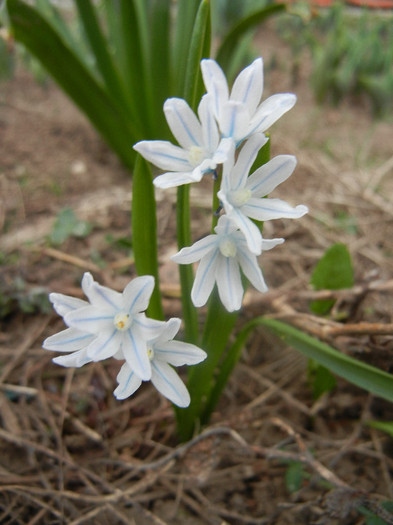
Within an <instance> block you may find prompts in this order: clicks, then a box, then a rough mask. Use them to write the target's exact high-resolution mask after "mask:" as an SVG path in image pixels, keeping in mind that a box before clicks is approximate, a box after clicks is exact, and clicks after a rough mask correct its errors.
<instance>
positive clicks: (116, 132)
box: [7, 0, 138, 168]
mask: <svg viewBox="0 0 393 525" xmlns="http://www.w3.org/2000/svg"><path fill="white" fill-rule="evenodd" d="M7 9H8V13H9V16H10V21H11V26H12V30H13V33H14V36H15V39H16V40H17V41H18V42H20V43H22V44H23V45H24V46H25V47H26V48H27V49H28V50H29V51H30V52H31V53H32V54H33V55H35V56H36V57H37V58H38V59H39V60H40V61H41V63H42V65H43V66H44V67H45V68H46V70H47V71H48V72H49V73H50V74H51V75H52V76H53V78H54V79H55V80H56V81H57V82H58V84H59V85H60V86H61V87H62V89H63V90H64V91H65V92H66V93H67V94H68V95H69V96H70V97H71V98H72V100H73V101H74V102H75V103H76V104H77V105H78V106H79V107H80V109H82V111H83V112H84V113H85V114H86V116H87V117H88V118H89V119H90V121H91V122H92V124H93V125H94V126H95V127H96V129H97V130H98V131H99V133H100V134H101V135H102V136H103V138H104V139H105V140H106V141H107V143H108V144H109V145H110V146H111V147H112V149H113V150H114V151H115V152H116V153H117V155H118V156H119V157H120V159H121V160H122V161H123V162H124V164H125V165H126V166H128V167H129V168H131V167H132V166H133V163H134V159H135V152H134V151H133V150H132V147H131V145H132V144H133V143H134V142H135V140H136V137H137V136H138V135H137V131H136V129H134V128H133V127H132V123H131V122H130V121H129V119H128V118H127V117H126V116H125V115H124V111H122V109H121V108H120V106H118V105H117V104H116V103H115V102H114V101H113V100H112V99H111V97H110V96H109V95H108V94H107V92H106V91H105V89H104V88H103V87H102V86H101V85H100V84H98V83H97V81H96V79H95V78H94V77H93V76H92V75H91V73H90V72H89V71H88V69H87V68H86V67H85V65H84V64H83V63H82V62H81V61H80V59H79V58H78V57H77V56H76V55H75V54H74V53H73V52H72V50H71V49H70V48H69V47H68V46H67V45H66V44H65V43H64V42H63V41H62V39H61V38H60V36H59V35H58V34H57V32H56V31H55V30H54V29H53V27H52V26H51V25H50V24H49V23H48V22H47V21H46V20H45V18H44V17H42V16H41V15H40V13H39V12H38V11H37V10H35V9H34V8H32V7H30V6H29V5H27V4H25V3H24V2H23V1H21V0H7Z"/></svg>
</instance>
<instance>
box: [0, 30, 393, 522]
mask: <svg viewBox="0 0 393 525" xmlns="http://www.w3.org/2000/svg"><path fill="white" fill-rule="evenodd" d="M256 46H257V47H258V49H259V52H260V53H261V54H262V55H263V56H264V58H265V64H266V67H265V75H266V87H265V93H264V97H266V96H268V95H269V94H271V93H275V92H285V91H293V92H295V93H296V94H297V96H298V103H297V105H296V106H295V108H294V109H293V110H291V112H289V113H288V114H287V115H285V117H283V118H282V119H281V120H280V121H279V122H278V123H277V124H276V125H275V126H274V128H273V130H272V153H273V155H276V154H281V153H289V154H294V155H296V156H297V159H298V167H297V169H296V171H295V174H294V175H293V176H292V177H291V179H290V180H289V181H287V182H286V183H285V184H283V185H282V186H280V188H278V189H277V190H276V192H275V195H276V196H279V197H280V198H283V199H286V200H288V201H289V202H291V203H292V204H299V203H304V204H307V205H308V206H309V208H310V213H309V214H308V215H307V216H306V217H304V218H302V219H300V220H297V221H273V222H270V223H267V224H266V225H265V230H264V232H265V236H266V237H267V238H271V237H281V236H282V237H285V238H286V242H285V244H284V245H283V246H281V247H277V248H276V249H275V250H273V251H272V252H268V253H267V254H265V255H264V258H263V271H264V275H265V278H266V280H267V283H268V285H269V288H270V290H269V292H268V293H267V294H265V295H263V296H261V295H260V294H258V293H256V292H254V291H252V290H251V289H250V290H248V292H247V295H246V300H245V306H244V309H243V311H242V314H241V319H242V322H245V321H246V320H247V319H250V318H251V317H252V316H253V315H260V314H268V315H273V316H276V317H278V318H280V319H285V320H287V321H288V322H290V323H292V324H294V325H296V326H300V327H301V328H302V329H303V330H305V331H306V332H308V333H311V334H313V335H316V336H317V337H319V338H320V339H322V340H324V341H326V342H328V343H330V344H331V345H333V346H334V347H336V348H338V349H340V350H342V351H343V352H345V353H347V354H349V355H352V356H354V357H358V358H359V359H362V360H364V361H366V362H368V363H370V364H372V365H374V366H378V367H380V368H381V369H383V370H386V371H391V369H392V364H393V337H392V332H391V331H390V332H389V327H392V311H393V298H392V288H393V286H392V269H393V260H392V240H391V239H392V235H391V233H392V221H393V206H392V202H393V176H392V170H393V157H392V143H393V127H392V122H393V121H392V117H391V115H388V116H386V117H385V118H384V119H381V120H378V121H376V120H374V119H373V117H372V115H371V113H370V110H369V107H368V105H367V103H366V102H365V101H364V100H349V101H345V102H344V103H342V104H341V105H340V106H339V107H336V108H332V107H329V106H323V107H321V106H316V105H315V103H314V101H313V98H312V94H311V92H310V87H309V82H308V75H309V63H308V61H307V60H305V61H304V63H303V64H302V65H301V67H300V70H299V72H298V75H297V82H296V83H295V84H294V83H293V76H292V74H291V70H290V67H289V64H290V54H289V51H288V49H287V48H286V47H285V46H284V45H283V44H282V42H281V41H280V40H278V38H277V36H276V35H275V33H274V32H273V31H271V30H266V32H264V34H263V35H260V36H259V38H258V39H257V43H256ZM0 104H1V113H0V143H1V145H2V148H1V158H0V231H1V232H2V233H1V238H0V257H1V266H0V294H1V295H0V299H1V303H0V307H1V312H2V319H1V321H0V330H1V331H0V361H1V367H0V420H1V428H0V449H1V456H0V457H1V459H0V522H1V523H4V524H26V523H29V524H36V523H44V524H60V523H61V524H68V525H69V524H75V525H76V524H80V523H86V524H109V523H110V524H123V523H127V524H130V523H133V524H137V525H139V524H150V523H152V524H174V525H176V524H190V525H194V524H195V525H197V524H206V523H207V524H212V525H215V524H217V525H218V524H225V523H229V524H234V525H237V524H275V525H284V524H319V525H323V524H333V525H334V524H344V525H345V524H348V525H352V524H353V525H355V524H362V523H366V517H365V514H364V513H367V512H369V513H373V514H374V515H378V516H380V518H381V519H382V518H384V517H385V522H386V523H393V517H392V515H391V514H386V511H384V510H383V508H382V505H381V503H382V502H383V501H385V500H392V499H393V494H392V491H393V486H392V482H391V476H392V469H393V459H392V457H393V456H392V450H393V446H392V445H393V443H392V441H391V438H390V437H389V435H388V434H386V433H383V432H380V431H378V430H375V429H373V428H371V427H370V426H369V425H368V424H367V423H368V421H369V420H378V421H390V420H393V410H392V406H391V405H390V404H389V403H387V402H384V401H383V400H381V399H379V398H376V397H374V396H371V395H370V394H368V393H367V392H365V391H363V390H361V389H358V388H356V387H354V386H352V385H350V384H348V383H347V382H345V381H343V380H340V379H338V380H337V385H336V386H335V387H334V388H333V389H332V390H330V391H329V392H328V393H325V394H324V395H323V396H322V397H320V398H319V399H317V400H316V399H314V398H313V393H312V388H311V386H310V381H309V379H308V374H307V369H308V364H307V360H306V359H305V358H304V357H302V356H301V355H300V354H299V353H298V352H296V350H294V349H292V348H289V347H287V346H285V345H284V344H283V343H281V342H279V341H278V340H277V339H276V338H275V337H274V336H273V335H271V334H270V333H268V332H267V331H262V330H259V331H257V332H255V334H254V335H253V337H252V338H251V339H250V341H249V343H248V344H247V347H246V348H245V349H244V354H243V356H242V359H241V361H240V363H239V365H238V367H237V369H236V371H235V373H234V375H233V377H232V378H231V380H230V382H229V384H228V386H227V388H226V390H225V392H224V394H223V398H222V400H221V402H220V404H219V406H218V407H217V410H216V411H215V412H214V414H213V417H212V421H211V423H210V425H209V426H208V427H207V428H206V429H203V430H202V433H201V434H200V435H199V436H196V437H195V439H193V440H192V441H190V442H189V443H188V444H179V443H178V442H177V438H176V427H175V419H174V414H173V411H172V409H171V406H170V404H169V402H167V400H166V399H164V398H162V397H160V396H159V395H158V394H157V392H156V391H155V390H154V388H152V386H151V385H150V384H145V385H143V387H142V388H141V389H140V390H139V391H138V392H137V393H136V394H135V395H134V396H133V397H132V398H130V399H128V400H125V401H123V402H119V401H116V400H115V398H114V397H113V395H112V392H113V390H114V388H115V385H116V381H115V378H116V374H117V371H118V366H117V364H116V363H111V362H104V363H96V364H94V365H89V366H87V367H83V368H81V369H77V370H74V369H63V368H61V367H58V366H56V365H54V364H53V363H52V362H51V358H52V357H53V354H52V353H51V352H47V351H44V350H42V348H41V344H42V341H43V339H44V338H45V337H47V336H49V335H50V334H53V333H55V332H57V331H59V330H61V329H62V321H61V320H60V319H59V318H58V317H57V316H56V315H55V314H54V313H52V312H51V311H50V309H48V303H47V300H46V299H45V298H46V296H47V294H48V292H49V291H58V292H62V293H66V294H71V295H76V296H81V291H80V288H79V284H80V279H81V276H82V275H83V272H84V271H91V272H92V273H93V274H94V277H95V278H96V279H97V280H98V281H100V282H101V283H102V284H105V285H108V286H111V287H113V288H115V289H118V290H121V289H122V288H123V287H124V285H125V284H126V283H127V282H128V280H129V279H130V278H132V277H133V276H134V275H135V271H134V267H133V258H132V251H131V250H130V246H129V243H128V242H127V239H129V237H130V223H129V210H130V202H131V186H132V181H131V177H130V175H129V173H128V172H127V171H126V170H125V169H124V168H123V167H122V166H121V165H120V163H119V161H118V160H117V158H116V157H115V156H114V154H113V153H112V152H111V151H110V150H109V149H108V148H107V146H106V145H105V144H104V143H103V142H102V140H101V139H100V137H98V136H97V134H96V132H95V131H94V129H93V128H92V127H91V125H90V124H89V122H87V121H86V120H85V118H84V117H83V116H82V115H81V114H80V112H79V111H78V110H77V109H76V108H75V107H74V106H73V104H72V103H71V102H70V101H69V100H68V99H67V98H66V97H65V96H64V95H63V94H62V92H61V91H60V90H59V89H58V88H57V87H56V86H55V85H54V84H53V83H52V82H51V81H49V80H47V81H46V82H45V83H44V84H39V83H37V82H36V81H35V79H34V78H33V77H32V75H31V73H30V72H29V71H26V70H24V69H23V68H22V67H19V68H18V70H17V71H16V73H15V75H14V77H13V78H12V79H10V80H8V81H7V82H3V83H2V84H1V85H0ZM130 146H131V145H130ZM210 190H211V182H210V181H206V182H204V184H202V185H201V186H198V187H197V188H193V189H192V198H193V203H194V206H195V208H194V215H193V233H194V235H195V238H196V237H197V236H200V235H201V234H202V233H203V232H202V230H203V229H204V230H206V231H207V230H208V222H209V213H210V208H209V206H210V194H209V192H210ZM157 198H158V202H159V207H158V214H159V220H158V224H159V239H160V247H159V248H160V257H161V261H162V265H161V270H160V271H161V278H162V286H163V290H164V295H165V312H166V315H167V316H168V318H169V317H170V316H173V315H178V316H181V306H180V302H179V298H178V295H179V285H178V280H177V269H176V267H175V265H174V263H171V262H170V261H169V254H171V253H174V252H175V251H176V241H175V236H174V211H175V205H176V204H175V193H174V192H171V191H168V192H165V193H164V192H159V193H158V194H157ZM65 208H71V209H72V210H73V211H74V213H75V216H76V217H77V219H78V220H80V221H87V222H88V223H89V225H90V228H91V233H90V234H89V235H82V236H80V237H75V236H69V237H68V238H67V239H66V240H65V241H64V242H62V243H61V244H59V245H54V244H53V242H51V240H50V239H51V235H52V234H53V229H54V224H55V221H56V220H57V218H58V217H59V213H60V212H61V210H64V209H65ZM336 242H341V243H344V244H345V245H346V246H347V247H348V248H349V250H350V253H351V255H352V258H353V264H354V270H355V276H356V278H355V286H354V288H353V289H352V290H346V291H344V292H343V293H342V294H341V295H340V294H338V295H337V296H336V297H338V300H337V302H336V304H335V306H334V308H333V311H332V313H331V315H330V316H329V317H328V318H324V319H323V320H321V319H319V318H316V317H315V316H313V315H311V314H310V310H309V301H310V299H312V298H315V297H317V296H316V294H315V292H313V291H312V289H311V288H310V285H309V281H310V276H311V272H312V269H313V267H314V266H315V264H316V262H317V261H318V260H319V258H320V257H321V256H322V254H323V253H324V251H325V250H326V249H327V248H328V247H329V246H331V245H332V244H333V243H336ZM318 297H319V296H318ZM28 310H30V311H28ZM354 326H355V327H357V330H356V329H354V328H353V327H354ZM348 327H349V328H348ZM351 327H352V330H351V329H350V328H351ZM332 328H334V329H336V332H334V333H333V332H332V330H331V329H332ZM337 328H338V330H337ZM329 330H330V331H329ZM390 330H391V328H390ZM389 520H390V521H389ZM367 523H371V521H370V522H367ZM373 523H377V522H373ZM378 523H379V522H378Z"/></svg>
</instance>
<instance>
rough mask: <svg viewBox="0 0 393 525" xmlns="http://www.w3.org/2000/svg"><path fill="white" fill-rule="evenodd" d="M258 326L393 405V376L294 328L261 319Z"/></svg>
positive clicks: (264, 318) (275, 321) (274, 320)
mask: <svg viewBox="0 0 393 525" xmlns="http://www.w3.org/2000/svg"><path fill="white" fill-rule="evenodd" d="M258 323H259V324H261V325H263V326H266V327H267V328H269V329H270V330H271V331H273V332H274V333H276V334H277V335H278V336H279V337H280V338H281V339H282V340H283V341H285V343H287V344H289V345H291V346H293V347H294V348H296V350H299V352H301V353H302V354H304V355H305V356H306V357H308V358H310V359H313V360H315V361H317V362H318V363H320V364H321V365H323V366H325V367H326V368H328V369H329V370H330V371H331V372H333V373H334V374H337V375H338V376H340V377H343V378H344V379H346V380H347V381H349V382H351V383H353V384H354V385H356V386H359V387H360V388H364V389H365V390H367V391H368V392H371V393H372V394H375V395H376V396H379V397H382V398H384V399H387V400H388V401H391V402H393V375H391V374H388V373H387V372H384V371H383V370H380V369H378V368H375V367H373V366H370V365H368V364H367V363H364V362H363V361H359V360H358V359H354V358H353V357H350V356H348V355H346V354H343V353H341V352H339V351H338V350H336V349H334V348H332V347H331V346H329V345H327V344H326V343H323V342H321V341H319V340H318V339H315V338H314V337H311V336H310V335H308V334H306V333H304V332H302V331H301V330H298V329H297V328H294V327H293V326H291V325H288V324H286V323H283V322H281V321H277V320H276V319H268V318H266V317H259V318H258Z"/></svg>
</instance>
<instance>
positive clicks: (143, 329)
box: [43, 273, 163, 380]
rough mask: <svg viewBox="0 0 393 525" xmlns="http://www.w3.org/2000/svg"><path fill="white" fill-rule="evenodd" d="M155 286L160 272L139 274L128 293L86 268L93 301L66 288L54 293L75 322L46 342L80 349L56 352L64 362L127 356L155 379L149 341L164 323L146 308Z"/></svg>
mask: <svg viewBox="0 0 393 525" xmlns="http://www.w3.org/2000/svg"><path fill="white" fill-rule="evenodd" d="M153 288H154V278H153V277H152V276H150V275H147V276H143V277H137V278H135V279H133V280H132V281H131V282H130V283H129V284H128V285H127V286H126V287H125V289H124V291H123V293H119V292H116V291H114V290H111V289H110V288H107V287H105V286H101V285H99V284H98V283H96V282H95V281H94V279H93V277H92V276H91V274H90V273H85V274H84V276H83V279H82V289H83V291H84V293H85V295H86V296H87V298H88V299H89V302H86V301H81V300H78V299H74V298H72V297H68V296H63V295H61V294H51V295H50V299H51V300H52V302H53V303H54V306H55V309H56V311H57V312H58V313H60V315H62V316H63V319H64V322H65V324H66V325H68V326H69V327H70V328H69V329H68V330H64V331H63V332H60V333H59V334H56V335H55V336H52V337H49V338H48V339H46V340H45V341H44V344H43V346H44V348H46V349H48V350H57V351H58V350H63V351H67V350H68V351H69V352H74V351H76V352H75V353H74V354H71V355H70V356H66V357H63V358H56V362H57V363H58V364H63V365H64V366H81V365H83V364H85V363H86V362H89V361H101V360H103V359H107V358H109V357H115V358H117V359H119V358H123V356H124V358H125V359H126V360H127V362H128V363H129V364H130V365H131V366H132V369H133V370H134V371H135V373H136V374H138V376H139V377H140V378H141V379H143V380H148V379H150V377H151V365H150V359H149V356H148V353H147V342H146V341H147V340H148V339H151V338H152V337H154V336H155V335H156V334H157V331H158V330H160V329H161V327H162V324H163V323H162V322H161V321H155V320H153V319H148V318H147V317H146V315H145V314H144V313H143V312H144V310H146V308H147V306H148V304H149V300H150V296H151V294H152V291H153ZM67 358H68V359H67Z"/></svg>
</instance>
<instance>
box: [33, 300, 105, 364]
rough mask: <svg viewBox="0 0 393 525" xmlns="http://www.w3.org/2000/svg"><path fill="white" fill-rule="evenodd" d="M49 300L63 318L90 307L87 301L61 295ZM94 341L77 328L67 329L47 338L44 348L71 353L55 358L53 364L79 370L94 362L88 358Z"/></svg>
mask: <svg viewBox="0 0 393 525" xmlns="http://www.w3.org/2000/svg"><path fill="white" fill-rule="evenodd" d="M49 298H50V300H51V302H52V304H53V308H54V309H55V310H56V312H57V313H58V314H59V315H61V316H62V317H64V315H66V313H68V312H71V311H73V310H77V309H78V308H84V307H86V306H88V305H89V303H88V302H87V301H83V300H82V299H77V298H76V297H71V296H69V295H63V294H60V293H51V294H50V296H49ZM93 339H95V336H94V335H92V334H90V333H88V332H83V331H82V330H78V329H77V328H66V329H65V330H63V331H61V332H59V333H57V334H54V335H51V336H50V337H48V338H46V339H45V341H44V342H43V345H42V346H43V348H45V349H46V350H55V351H57V352H69V354H67V355H62V356H60V357H55V358H54V359H53V362H54V363H56V364H58V365H62V366H67V367H77V368H79V367H80V366H83V365H84V364H86V363H89V362H90V361H92V359H91V358H89V357H88V356H87V347H88V345H89V343H91V342H92V341H93Z"/></svg>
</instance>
